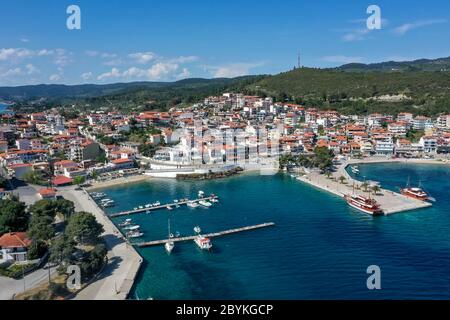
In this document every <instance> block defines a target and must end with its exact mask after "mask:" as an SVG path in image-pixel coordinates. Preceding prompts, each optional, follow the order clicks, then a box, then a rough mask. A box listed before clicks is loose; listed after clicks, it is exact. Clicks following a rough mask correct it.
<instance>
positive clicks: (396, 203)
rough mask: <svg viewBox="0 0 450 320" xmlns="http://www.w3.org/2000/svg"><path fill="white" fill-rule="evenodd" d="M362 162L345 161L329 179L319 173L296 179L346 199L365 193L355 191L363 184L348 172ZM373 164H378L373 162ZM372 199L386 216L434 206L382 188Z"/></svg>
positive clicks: (310, 173) (302, 175) (300, 176)
mask: <svg viewBox="0 0 450 320" xmlns="http://www.w3.org/2000/svg"><path fill="white" fill-rule="evenodd" d="M360 162H361V161H358V160H350V161H343V162H342V163H340V164H338V165H337V167H336V170H335V172H334V173H333V174H332V175H331V176H330V177H329V178H328V177H327V176H326V175H323V174H320V173H319V172H317V171H311V172H305V173H304V174H301V175H298V176H296V179H297V180H298V181H301V182H304V183H307V184H309V185H312V186H314V187H316V188H320V189H322V190H324V191H327V192H330V193H332V194H334V195H336V196H338V197H341V198H346V197H347V196H349V195H352V194H353V193H355V192H359V193H363V191H359V190H355V188H356V189H357V188H360V186H361V184H362V183H363V182H361V181H358V180H355V179H354V178H352V177H351V176H350V175H349V173H348V172H347V167H349V166H355V165H357V164H359V163H360ZM379 162H389V161H386V160H384V159H383V160H379ZM373 163H377V162H375V161H373ZM353 168H356V167H353ZM352 171H353V173H356V171H355V170H354V169H352ZM340 177H343V178H345V180H343V181H342V182H344V183H341V182H340V181H339V178H340ZM370 197H371V198H372V199H373V200H375V201H376V202H377V203H378V205H379V207H380V208H381V210H382V212H383V214H384V215H391V214H394V213H400V212H406V211H412V210H417V209H422V208H428V207H431V206H432V204H431V203H429V202H425V201H421V200H417V199H413V198H410V197H406V196H404V195H402V194H400V193H397V192H394V191H391V190H386V189H383V188H380V190H379V191H378V192H377V193H376V194H375V193H372V194H371V195H370Z"/></svg>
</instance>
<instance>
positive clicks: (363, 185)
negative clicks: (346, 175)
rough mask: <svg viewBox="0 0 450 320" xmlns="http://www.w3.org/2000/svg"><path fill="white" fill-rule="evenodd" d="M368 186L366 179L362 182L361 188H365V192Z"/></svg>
mask: <svg viewBox="0 0 450 320" xmlns="http://www.w3.org/2000/svg"><path fill="white" fill-rule="evenodd" d="M368 186H369V184H368V183H367V182H365V181H364V182H363V183H362V184H361V188H363V189H364V192H367V187H368Z"/></svg>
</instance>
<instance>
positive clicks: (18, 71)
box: [0, 68, 22, 78]
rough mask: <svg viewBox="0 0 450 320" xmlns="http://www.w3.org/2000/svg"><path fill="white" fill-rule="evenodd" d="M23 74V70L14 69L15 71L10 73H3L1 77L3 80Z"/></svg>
mask: <svg viewBox="0 0 450 320" xmlns="http://www.w3.org/2000/svg"><path fill="white" fill-rule="evenodd" d="M21 74H22V69H20V68H14V69H9V70H8V71H6V72H3V73H1V74H0V77H1V78H6V77H14V76H19V75H21Z"/></svg>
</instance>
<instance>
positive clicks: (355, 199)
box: [345, 194, 383, 216]
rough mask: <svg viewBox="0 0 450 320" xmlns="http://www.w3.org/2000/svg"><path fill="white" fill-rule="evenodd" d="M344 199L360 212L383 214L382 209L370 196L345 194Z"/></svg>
mask: <svg viewBox="0 0 450 320" xmlns="http://www.w3.org/2000/svg"><path fill="white" fill-rule="evenodd" d="M345 200H347V203H348V204H349V205H350V206H351V207H353V208H355V209H357V210H359V211H362V212H365V213H368V214H371V215H374V216H376V215H381V214H383V210H381V208H380V205H379V204H378V203H377V202H376V201H375V200H374V199H371V198H366V197H364V196H362V195H356V194H353V195H346V196H345Z"/></svg>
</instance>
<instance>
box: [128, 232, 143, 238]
mask: <svg viewBox="0 0 450 320" xmlns="http://www.w3.org/2000/svg"><path fill="white" fill-rule="evenodd" d="M143 235H144V233H143V232H141V231H139V230H132V231H128V232H127V233H126V236H127V237H128V238H140V237H142V236H143Z"/></svg>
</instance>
